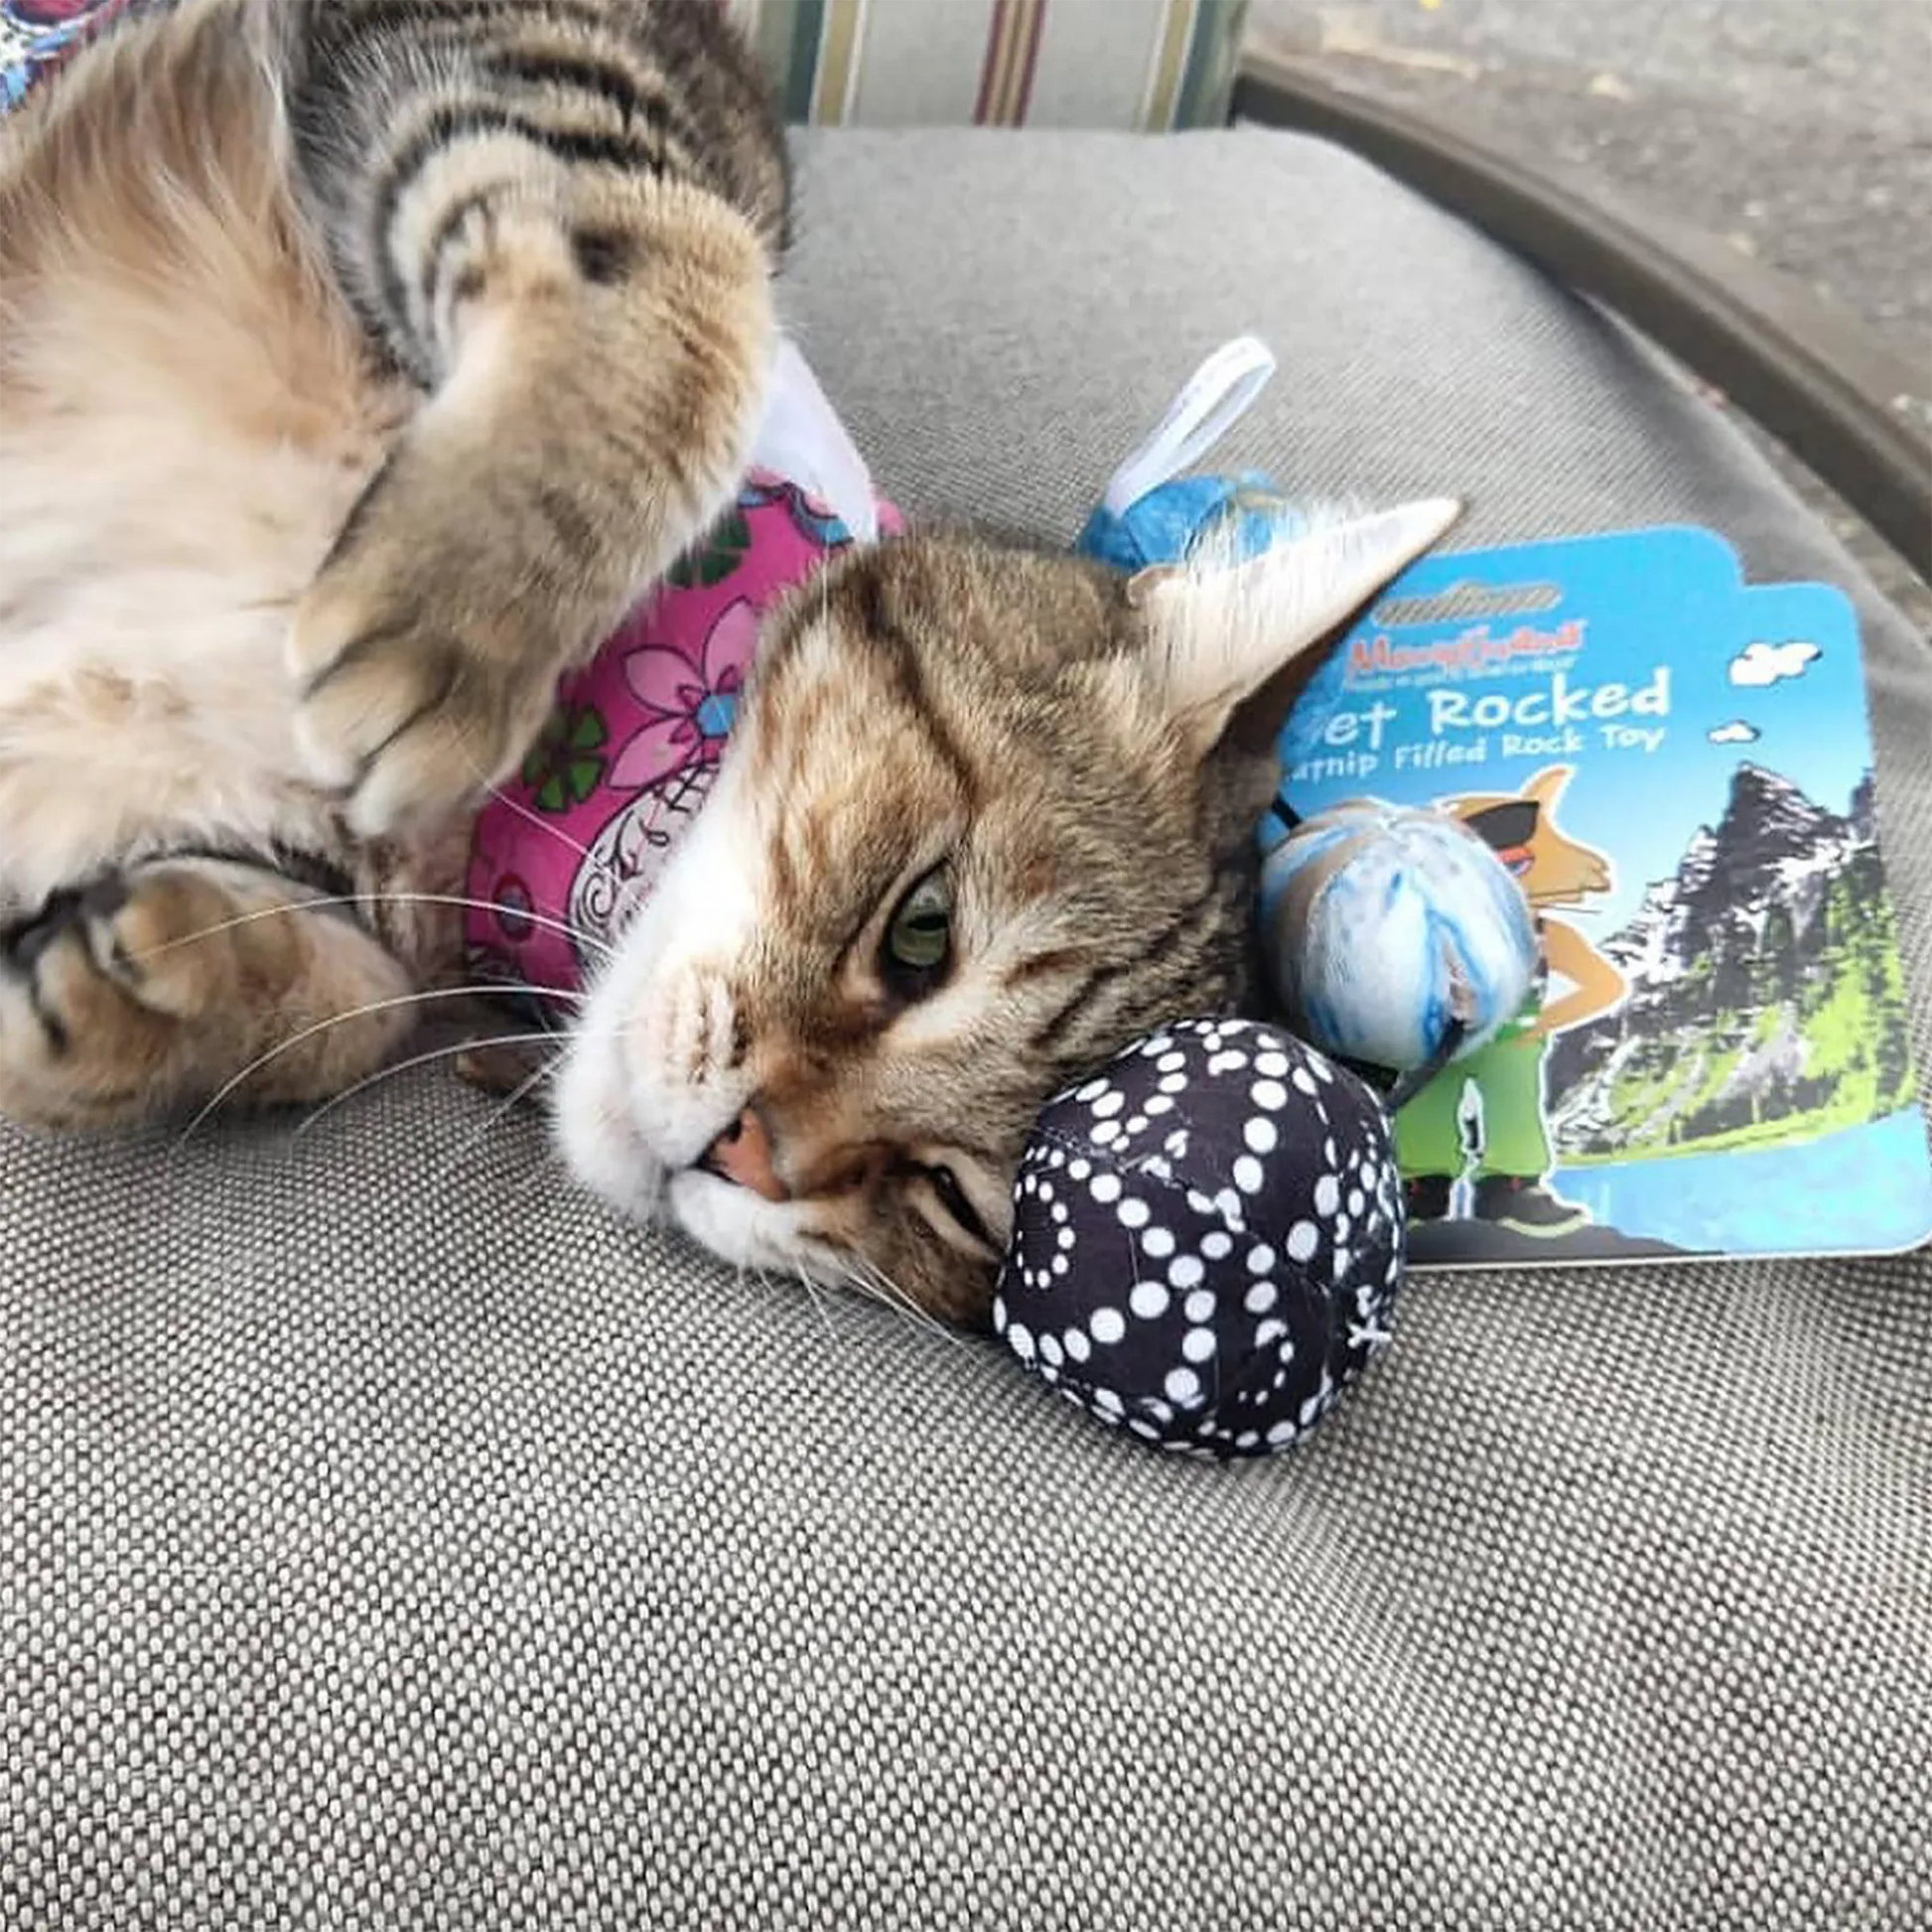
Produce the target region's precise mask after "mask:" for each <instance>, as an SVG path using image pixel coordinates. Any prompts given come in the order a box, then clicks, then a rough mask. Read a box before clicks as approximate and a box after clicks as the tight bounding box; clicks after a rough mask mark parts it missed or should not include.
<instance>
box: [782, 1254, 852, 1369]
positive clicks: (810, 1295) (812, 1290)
mask: <svg viewBox="0 0 1932 1932" xmlns="http://www.w3.org/2000/svg"><path fill="white" fill-rule="evenodd" d="M792 1273H793V1274H794V1275H796V1276H797V1277H798V1286H799V1287H800V1288H802V1289H803V1290H804V1291H805V1299H806V1300H807V1301H808V1302H810V1303H811V1305H812V1307H813V1308H814V1309H816V1310H817V1311H818V1318H819V1319H820V1320H821V1321H822V1322H824V1324H825V1332H826V1334H827V1335H828V1336H829V1337H830V1338H831V1342H832V1346H833V1347H834V1348H837V1347H840V1346H842V1345H843V1337H842V1336H841V1335H840V1334H839V1331H838V1330H837V1329H836V1328H835V1327H833V1325H832V1316H831V1313H830V1311H828V1310H827V1308H826V1306H825V1304H824V1302H823V1301H821V1300H820V1299H819V1293H818V1290H817V1288H816V1287H815V1286H814V1285H813V1283H812V1278H811V1277H810V1276H809V1275H808V1274H806V1272H805V1271H804V1269H803V1268H801V1267H799V1266H798V1265H797V1264H796V1263H793V1265H792Z"/></svg>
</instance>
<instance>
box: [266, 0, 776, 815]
mask: <svg viewBox="0 0 1932 1932" xmlns="http://www.w3.org/2000/svg"><path fill="white" fill-rule="evenodd" d="M405 11H407V12H409V13H410V17H411V18H412V20H413V21H414V23H415V29H416V30H417V31H420V30H421V27H422V23H423V21H425V20H433V19H437V18H439V17H441V18H444V19H446V21H447V35H446V38H445V39H444V40H443V41H441V42H439V44H438V46H439V50H440V52H439V57H438V59H437V60H435V61H430V60H427V59H426V58H425V57H424V56H423V55H422V53H421V49H420V47H419V46H417V45H416V44H415V43H413V42H412V43H410V50H411V51H410V56H409V58H408V59H404V58H403V55H402V53H401V52H399V51H398V50H397V48H396V47H394V46H392V42H391V38H390V37H392V36H394V35H396V34H398V33H399V32H400V30H399V29H398V28H396V26H395V22H396V19H397V16H398V10H397V9H395V8H378V7H374V6H372V5H371V4H370V3H369V0H345V4H344V5H342V6H341V7H339V8H337V9H334V10H333V11H332V15H331V17H332V19H333V20H334V21H335V23H336V24H335V26H334V28H333V29H332V31H333V32H335V33H336V34H337V35H338V37H339V39H340V41H341V42H342V45H335V46H332V49H331V52H330V63H329V66H328V68H327V75H331V76H333V75H335V74H337V73H338V72H339V71H345V70H346V71H352V72H353V73H354V74H355V75H356V76H357V84H358V85H359V86H361V87H362V88H363V89H364V94H365V96H367V97H364V98H358V99H357V100H355V101H349V100H346V99H344V98H340V97H339V96H340V94H341V88H340V86H339V85H338V83H337V82H336V81H335V80H334V79H333V78H325V79H324V80H318V81H316V82H315V84H314V87H313V89H312V90H311V91H312V93H316V94H321V95H323V96H325V98H323V99H322V100H321V101H320V103H318V102H317V101H316V100H314V99H311V98H310V97H309V96H307V95H304V96H301V97H300V98H298V103H297V112H296V118H297V126H298V129H300V128H302V127H304V126H306V125H309V124H311V123H316V122H326V123H328V124H329V125H330V126H332V127H335V128H338V129H346V130H348V132H349V133H350V134H354V133H355V131H356V130H357V129H358V128H360V127H362V126H363V125H364V123H367V140H366V145H365V146H364V147H362V148H361V149H360V151H357V148H356V144H355V142H354V141H353V140H349V139H343V140H339V141H337V142H336V143H334V144H333V145H332V144H323V143H320V142H318V143H316V144H313V145H312V146H311V147H310V148H309V149H305V150H304V154H305V160H306V162H307V163H308V165H309V166H310V168H311V170H312V172H313V173H314V174H315V175H316V177H317V180H316V194H317V198H318V200H319V202H320V204H321V207H322V208H323V211H324V215H325V219H326V221H327V223H328V225H329V228H330V238H331V244H332V250H333V252H334V254H335V255H336V258H337V259H338V262H339V264H340V266H341V272H342V274H343V276H344V279H345V284H346V285H347V287H348V288H349V291H350V293H351V295H352V297H353V298H354V299H355V301H356V303H357V306H358V307H359V308H360V309H361V310H362V311H363V312H364V313H365V314H366V315H368V316H369V317H371V319H372V322H373V326H374V329H375V332H376V334H377V335H378V337H379V339H380V340H381V341H382V343H383V345H384V346H385V347H386V348H387V350H388V351H389V353H390V354H391V355H392V356H393V357H394V358H395V360H396V361H398V362H399V363H400V364H401V366H402V367H403V368H404V369H406V370H407V371H409V372H410V373H411V374H412V375H414V376H415V377H416V378H417V379H418V380H419V381H420V382H421V383H422V384H423V386H424V389H425V391H426V400H425V402H424V405H423V407H422V408H421V410H420V412H419V413H418V414H417V416H416V417H415V418H414V420H413V422H412V424H411V426H410V427H409V429H408V430H407V431H406V432H405V434H404V435H403V437H402V439H401V441H400V442H399V443H398V445H397V446H396V448H395V450H394V452H393V454H392V456H391V458H390V460H389V462H388V463H387V465H386V466H385V467H384V468H383V470H382V471H381V472H380V473H379V474H378V475H377V477H376V478H375V480H374V482H373V483H371V485H370V486H369V489H368V491H367V493H366V494H365V495H364V496H363V498H362V499H361V501H360V502H359V503H358V504H357V505H356V507H355V509H354V510H353V512H352V513H351V514H350V516H349V518H348V520H347V522H346V524H345V527H344V529H343V531H342V533H341V536H340V539H339V541H338V542H337V544H336V546H335V549H334V551H333V552H332V554H331V555H330V557H329V559H328V561H327V562H326V563H325V565H324V567H323V569H322V572H321V574H320V576H319V578H318V579H317V581H316V583H315V586H314V588H313V590H312V592H311V594H310V595H309V597H308V599H307V601H306V602H305V604H304V605H303V606H302V608H301V610H300V612H299V613H298V616H297V621H296V624H295V628H294V633H293V643H292V654H293V668H294V672H295V675H296V677H297V679H298V681H299V685H300V690H301V696H302V709H301V721H300V722H301V729H302V732H303V735H304V743H305V747H306V749H307V752H308V754H309V756H310V758H311V760H312V762H313V764H314V766H315V769H316V772H317V775H318V776H319V777H320V778H322V779H323V780H324V781H325V782H328V783H330V784H333V785H336V786H339V787H342V788H344V789H345V790H346V791H347V792H348V793H349V798H348V803H347V807H346V810H347V816H348V819H349V822H350V823H351V825H352V826H353V827H354V828H355V829H357V830H358V831H361V832H364V833H370V832H376V831H380V830H383V829H385V828H388V827H391V826H394V825H396V824H398V823H399V822H402V821H404V820H406V819H409V818H412V817H414V816H415V815H417V814H420V813H425V812H434V811H438V810H442V809H447V808H450V807H453V806H457V805H460V804H462V803H464V802H466V801H467V800H469V799H471V798H473V797H474V796H476V795H478V794H480V793H481V792H482V790H483V787H484V786H485V785H487V784H489V783H492V782H495V781H498V780H500V779H501V778H502V777H503V776H504V775H505V774H506V772H507V771H508V770H509V768H510V767H511V766H512V765H513V764H514V763H515V761H516V759H518V758H519V757H520V756H521V755H522V754H523V752H524V751H525V749H526V748H527V745H528V743H529V741H530V740H531V738H532V737H533V736H534V735H535V733H536V732H537V731H538V730H539V729H540V727H541V725H542V722H543V719H544V716H545V714H546V713H547V711H548V709H549V706H550V703H551V700H552V695H553V691H554V686H555V682H556V678H557V675H558V673H559V672H560V671H561V670H562V669H564V668H565V667H566V666H567V665H568V664H569V663H571V662H572V661H573V660H575V659H578V658H580V657H581V656H583V655H585V654H587V653H588V652H589V651H590V650H591V649H593V648H594V647H595V646H596V645H597V644H598V643H599V642H600V641H601V640H602V639H603V638H604V637H605V636H607V635H608V634H609V632H610V630H611V629H612V628H613V627H614V626H615V625H616V623H617V622H618V621H619V620H620V619H621V616H622V615H623V613H624V611H625V609H626V608H627V607H628V606H629V604H630V603H631V601H632V600H633V599H634V598H635V597H636V596H637V595H638V594H639V593H640V591H642V590H643V589H644V588H645V587H646V586H647V585H648V584H649V583H650V582H651V581H652V580H653V579H655V578H656V577H657V576H658V575H659V574H660V573H661V572H662V571H663V570H664V568H665V567H666V566H667V565H668V564H669V563H671V562H672V561H673V559H674V558H675V557H676V556H677V555H678V553H679V552H680V551H682V550H684V549H685V548H686V547H688V546H689V544H690V543H691V542H692V541H693V540H694V539H695V538H696V537H698V536H699V535H701V534H702V532H703V531H704V529H705V528H706V527H707V526H708V525H709V524H710V523H711V522H712V521H713V520H714V519H715V518H716V516H717V515H718V514H719V513H720V511H721V510H722V509H723V508H724V507H725V505H726V504H727V503H728V501H729V499H730V497H731V494H732V492H733V491H734V490H735V488H736V487H737V485H738V483H739V482H740V479H741V477H742V473H743V467H744V465H745V463H746V461H747V460H748V456H749V451H750V448H751V442H752V438H753V436H754V434H755V433H756V429H757V419H758V415H759V407H760V404H761V400H762V394H763V385H764V380H765V376H766V372H767V369H768V366H769V360H770V353H771V348H772V344H773V336H774V322H773V313H772V303H771V295H770V288H769V283H770V277H771V273H772V268H773V253H774V245H775V244H774V236H773V234H772V232H771V231H770V227H769V223H768V222H766V223H763V224H762V225H761V224H760V222H759V220H757V219H755V218H754V214H753V213H748V212H746V211H743V210H742V209H741V208H740V207H737V206H734V204H733V202H732V201H731V200H729V199H727V198H726V196H724V195H723V194H721V193H720V192H718V190H717V188H716V187H715V186H714V185H713V182H712V180H711V178H710V175H709V173H708V171H707V168H706V166H705V160H706V157H705V155H704V153H702V152H699V151H698V147H697V146H696V145H694V144H697V142H698V135H697V133H696V132H694V131H693V130H692V128H691V126H690V125H689V121H688V116H683V115H681V114H680V112H679V107H678V97H677V79H676V76H671V75H667V74H665V73H663V72H661V71H659V70H657V69H656V68H654V67H653V66H652V64H651V62H650V60H649V59H648V51H647V50H645V49H642V48H639V47H637V46H633V45H631V44H630V43H629V42H628V41H627V40H625V39H624V38H623V37H621V36H620V35H617V34H615V33H612V32H604V31H600V30H599V28H598V26H597V24H596V21H595V19H593V20H591V21H590V22H589V23H588V24H587V22H586V21H585V20H584V19H583V18H581V17H579V15H576V14H573V15H570V16H567V17H559V18H558V19H554V20H547V19H546V18H545V10H543V9H540V8H532V9H528V10H527V11H518V10H514V9H510V10H504V9H497V10H494V11H493V12H485V14H483V16H477V15H474V14H461V15H460V16H453V15H450V14H449V13H448V10H443V13H442V14H441V15H439V10H438V8H436V7H435V6H434V5H425V4H418V5H416V6H415V7H414V8H413V9H412V10H405ZM595 11H596V10H593V12H595ZM605 11H608V12H610V13H612V14H614V15H616V14H620V13H621V11H622V10H621V9H618V8H611V9H608V10H605ZM358 33H359V34H360V35H361V38H360V39H358V38H357V35H358ZM349 43H353V49H352V51H353V53H354V55H355V56H356V61H355V62H354V63H350V61H349V53H348V51H347V50H348V46H349ZM391 55H393V56H394V58H393V60H391V59H390V58H389V57H390V56H391ZM332 88H333V89H334V90H335V91H334V93H333V94H332V93H331V92H330V89H332ZM371 98H372V99H373V100H374V102H375V103H376V109H372V108H371V106H370V99H371ZM376 110H379V113H378V112H377V111H376Z"/></svg>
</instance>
